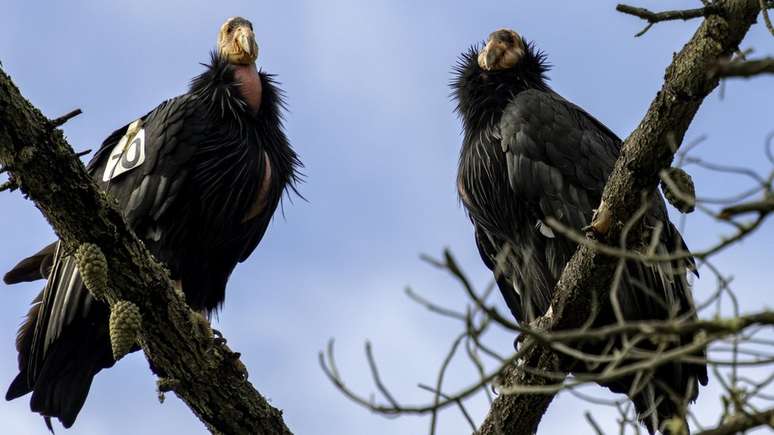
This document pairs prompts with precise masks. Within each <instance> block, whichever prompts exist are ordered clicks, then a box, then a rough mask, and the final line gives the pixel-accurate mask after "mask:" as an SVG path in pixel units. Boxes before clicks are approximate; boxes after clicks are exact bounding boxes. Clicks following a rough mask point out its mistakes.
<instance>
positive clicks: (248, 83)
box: [234, 63, 263, 114]
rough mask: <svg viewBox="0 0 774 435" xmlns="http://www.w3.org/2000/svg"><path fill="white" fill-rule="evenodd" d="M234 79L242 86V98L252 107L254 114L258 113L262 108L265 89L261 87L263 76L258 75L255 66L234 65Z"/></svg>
mask: <svg viewBox="0 0 774 435" xmlns="http://www.w3.org/2000/svg"><path fill="white" fill-rule="evenodd" d="M234 78H235V79H236V81H237V82H238V83H239V84H240V85H239V90H240V91H241V93H242V98H244V99H245V101H246V102H247V105H248V106H250V109H251V110H252V112H253V114H256V113H258V109H260V108H261V95H262V94H263V87H262V86H261V76H260V75H258V69H257V68H256V67H255V64H254V63H251V64H249V65H234Z"/></svg>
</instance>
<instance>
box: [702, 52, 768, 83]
mask: <svg viewBox="0 0 774 435" xmlns="http://www.w3.org/2000/svg"><path fill="white" fill-rule="evenodd" d="M713 72H714V73H715V74H717V75H718V76H719V77H744V78H748V77H752V76H755V75H759V74H774V57H766V58H763V59H754V60H748V61H731V62H729V61H722V62H719V63H718V65H717V66H716V67H715V68H714V69H713Z"/></svg>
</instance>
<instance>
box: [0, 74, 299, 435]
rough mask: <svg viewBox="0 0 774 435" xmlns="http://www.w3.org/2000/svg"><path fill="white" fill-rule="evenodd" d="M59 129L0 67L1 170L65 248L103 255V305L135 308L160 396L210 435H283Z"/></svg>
mask: <svg viewBox="0 0 774 435" xmlns="http://www.w3.org/2000/svg"><path fill="white" fill-rule="evenodd" d="M57 123H58V122H57V121H50V120H49V119H47V118H46V117H45V116H43V114H41V112H40V111H39V110H38V109H36V108H35V107H33V106H32V104H30V103H29V102H28V101H27V100H26V99H25V98H24V97H23V96H22V95H21V94H20V92H19V90H18V88H17V87H16V86H15V85H14V84H13V82H12V81H11V78H10V77H9V76H8V75H7V74H6V73H5V72H4V71H3V70H2V69H0V164H2V165H3V166H4V167H5V169H7V171H8V173H9V175H10V177H11V182H12V186H16V187H18V188H19V189H20V190H21V191H22V193H24V195H25V196H27V197H28V198H29V199H31V200H32V201H33V202H34V203H35V205H36V206H37V208H38V209H39V210H40V211H41V213H43V215H44V216H45V217H46V219H47V220H48V221H49V222H50V223H51V226H52V227H53V228H54V230H55V231H56V233H57V235H58V236H59V238H60V239H61V240H62V241H63V242H64V244H65V246H66V248H67V249H69V250H70V251H72V252H74V251H75V250H76V249H77V247H78V246H80V245H81V244H83V243H94V244H96V245H97V246H99V247H100V248H101V250H102V251H103V252H104V254H105V256H106V257H107V260H108V269H109V274H108V275H109V282H108V290H107V295H106V296H107V301H108V302H109V303H110V304H111V305H112V304H115V303H117V302H119V301H122V300H124V301H130V302H133V303H134V304H136V305H137V306H138V307H139V309H140V313H141V315H142V329H141V332H140V345H141V346H142V350H143V351H144V352H145V355H146V356H147V358H148V361H149V363H150V366H151V369H152V370H153V372H154V373H156V375H158V376H159V378H160V381H161V382H160V390H162V391H163V390H166V391H174V392H175V393H176V394H177V395H178V396H179V397H180V398H181V399H182V400H183V401H184V402H185V403H186V404H187V405H188V407H189V408H191V410H192V411H193V412H194V414H196V416H197V417H199V419H200V420H201V421H202V422H203V423H204V424H205V425H206V426H207V428H208V429H209V430H210V431H211V432H213V433H223V434H290V433H291V432H290V430H289V429H288V428H287V426H285V423H284V421H283V419H282V411H280V410H278V409H276V408H274V407H272V406H271V405H269V403H268V402H267V401H266V399H265V398H264V397H263V396H261V394H260V393H259V392H258V391H256V390H255V388H254V387H253V386H252V384H250V382H248V381H247V379H246V375H247V372H246V370H245V368H244V365H243V364H242V363H241V362H240V361H239V354H238V353H235V352H232V351H231V350H230V349H229V348H228V347H227V346H225V345H220V344H217V343H215V342H213V337H212V331H211V330H210V328H209V324H208V323H207V322H206V320H205V319H204V318H203V317H202V316H200V315H198V314H195V313H194V312H193V311H191V309H190V308H189V307H188V306H187V305H186V304H185V301H184V299H183V297H182V295H180V294H178V293H176V292H175V291H174V289H173V286H172V282H171V281H170V279H169V275H168V273H167V272H166V271H165V270H164V268H163V266H162V265H161V264H159V263H158V262H157V261H155V260H154V258H153V257H152V255H151V254H150V252H149V251H148V250H147V249H146V248H145V246H144V245H143V243H142V242H141V241H140V240H139V239H138V238H137V237H136V236H135V235H134V233H133V232H132V231H131V230H130V229H129V228H128V226H127V225H126V222H125V221H124V219H123V217H122V215H121V212H120V211H119V210H117V209H116V207H115V206H114V204H113V203H112V202H111V201H110V199H109V198H108V197H107V196H106V195H105V194H104V193H102V192H100V191H99V190H98V189H97V186H96V185H95V184H94V183H93V182H92V180H91V177H90V176H89V175H88V173H87V172H86V169H85V168H84V166H83V164H82V163H81V161H80V160H79V159H78V158H77V156H76V155H75V154H74V153H73V150H72V148H71V147H70V146H69V145H68V143H67V141H66V140H65V138H64V135H63V134H62V132H61V130H58V129H57V128H56V125H57Z"/></svg>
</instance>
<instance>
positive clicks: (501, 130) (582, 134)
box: [452, 29, 707, 432]
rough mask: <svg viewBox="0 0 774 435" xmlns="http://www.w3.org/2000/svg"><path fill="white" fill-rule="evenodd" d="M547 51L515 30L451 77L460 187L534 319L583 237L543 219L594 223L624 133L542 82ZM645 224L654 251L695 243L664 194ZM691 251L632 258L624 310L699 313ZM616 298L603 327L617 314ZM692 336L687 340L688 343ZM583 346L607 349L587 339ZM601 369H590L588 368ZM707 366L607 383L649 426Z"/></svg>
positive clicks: (482, 239)
mask: <svg viewBox="0 0 774 435" xmlns="http://www.w3.org/2000/svg"><path fill="white" fill-rule="evenodd" d="M547 70H548V67H547V65H546V62H545V56H544V55H543V54H542V53H540V52H537V51H536V50H535V49H534V47H533V46H532V45H531V44H525V43H524V41H523V39H522V38H521V37H520V36H519V35H518V34H517V33H516V32H514V31H512V30H506V29H503V30H498V31H496V32H494V33H492V34H491V35H490V36H489V39H488V41H487V42H486V45H485V46H484V47H473V48H471V49H470V50H469V51H468V52H466V53H464V54H463V55H462V57H461V59H460V62H459V64H458V66H457V68H456V71H455V74H456V77H455V80H454V81H453V83H452V88H453V95H454V97H455V99H456V101H457V112H458V114H459V115H460V117H461V119H462V122H463V126H464V139H463V144H462V151H461V154H460V162H459V175H458V179H457V186H458V191H459V195H460V198H461V201H462V203H463V204H464V206H465V208H466V210H467V212H468V214H469V216H470V219H471V221H472V222H473V225H474V227H475V237H476V243H477V245H478V249H479V252H480V254H481V258H482V259H483V261H484V263H485V264H486V265H487V266H488V267H489V269H491V270H492V271H493V272H495V278H496V280H497V283H498V286H499V288H500V290H501V292H502V294H503V297H504V298H505V301H506V302H507V304H508V307H509V308H510V310H511V312H512V313H513V315H514V316H515V317H516V319H517V320H519V321H521V322H531V321H533V320H534V319H536V318H537V317H539V316H541V315H543V314H545V313H546V311H547V310H548V309H549V307H550V304H551V299H552V294H553V289H554V287H555V285H556V282H557V280H558V278H559V276H560V275H561V273H562V270H563V269H564V266H565V264H566V263H567V262H568V261H569V259H570V257H571V256H572V255H573V253H574V252H575V249H576V246H577V245H576V244H575V243H574V242H572V241H571V240H569V239H568V238H566V237H563V236H562V235H561V234H559V233H557V232H554V231H552V229H551V228H550V227H549V226H547V224H546V218H548V217H553V218H555V219H557V220H559V221H560V222H562V223H563V224H565V225H566V226H569V227H571V228H574V229H575V230H578V231H580V230H581V229H582V228H584V227H586V226H587V225H589V223H590V222H591V218H592V214H593V209H594V207H595V206H596V205H597V204H599V202H600V200H601V195H602V189H603V188H604V185H605V182H606V180H607V178H608V176H609V175H610V173H611V171H612V168H613V165H614V163H615V161H616V159H617V157H618V155H619V153H620V148H621V140H620V139H619V138H618V137H617V136H616V135H615V134H614V133H613V132H611V131H610V130H609V129H608V128H607V127H605V126H604V125H603V124H602V123H601V122H599V121H598V120H596V119H594V118H593V117H592V116H591V115H589V114H588V113H586V112H585V111H584V110H583V109H581V108H580V107H578V106H576V105H574V104H572V103H570V102H569V101H567V100H565V99H564V98H562V97H561V96H560V95H558V94H557V93H556V92H554V91H553V90H551V88H550V87H549V86H548V85H547V84H546V78H545V72H546V71H547ZM644 222H645V225H646V227H648V228H651V229H655V228H656V227H660V228H661V232H660V238H659V240H658V251H659V252H666V251H673V250H674V249H676V248H679V249H684V250H687V248H686V247H685V244H684V242H683V240H682V238H681V236H680V234H679V233H678V231H677V229H676V228H675V227H674V226H673V225H672V223H671V222H670V221H669V218H668V216H667V211H666V208H665V205H664V201H663V199H662V198H661V196H660V195H658V194H656V195H655V196H654V198H653V201H652V203H651V204H650V207H649V208H648V210H647V212H646V213H645V217H644ZM693 269H694V266H693V261H692V260H686V261H683V262H673V263H658V264H652V265H645V264H642V263H639V262H634V261H631V262H628V263H627V264H626V268H625V273H624V275H625V276H624V279H623V282H622V283H621V285H620V287H619V289H618V290H617V294H616V296H617V297H618V301H619V304H620V307H621V310H622V313H623V317H624V318H625V320H651V319H668V318H674V317H677V316H687V317H688V318H695V317H696V314H695V312H694V305H693V301H692V296H691V291H690V287H689V284H688V282H687V280H686V271H687V270H693ZM615 320H616V318H615V316H614V314H613V310H612V308H608V309H606V310H603V311H602V312H601V313H600V314H599V315H598V317H597V319H596V323H595V324H596V325H604V324H610V323H613V322H615ZM689 341H690V337H687V338H685V339H684V340H683V344H685V343H687V342H689ZM584 350H587V351H592V350H595V351H597V352H601V351H602V349H601V348H593V347H589V346H586V347H584ZM589 370H593V368H589ZM697 381H698V382H701V383H702V384H706V383H707V370H706V367H705V366H704V365H699V364H695V365H692V364H687V363H682V362H675V363H670V364H665V365H663V366H662V367H661V368H659V369H657V370H656V371H655V372H654V373H645V376H644V377H642V378H638V379H637V384H636V385H635V378H634V377H628V378H623V379H618V380H615V381H612V382H609V383H606V384H605V386H607V387H609V388H610V389H611V390H613V391H615V392H619V393H626V394H629V396H630V397H631V398H632V400H633V402H634V404H635V406H636V409H637V412H638V414H639V417H640V419H641V420H642V421H643V422H644V423H645V424H646V425H647V427H648V429H649V430H650V431H651V432H653V431H654V430H656V429H659V428H660V426H661V424H662V423H663V422H664V421H665V420H667V419H669V418H671V417H673V416H675V415H677V416H678V417H681V414H682V412H683V411H681V410H684V404H683V402H686V401H688V400H690V401H692V400H695V399H696V397H697V394H698V384H697Z"/></svg>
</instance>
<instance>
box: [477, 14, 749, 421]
mask: <svg viewBox="0 0 774 435" xmlns="http://www.w3.org/2000/svg"><path fill="white" fill-rule="evenodd" d="M713 5H714V6H716V7H717V8H718V13H717V14H716V15H709V16H708V17H706V18H705V19H704V21H703V22H702V24H701V25H700V26H699V29H698V30H697V31H696V33H695V34H694V35H693V37H692V38H691V40H690V41H689V42H688V43H687V44H686V45H685V46H684V47H683V49H682V50H681V51H680V52H679V53H678V54H676V55H675V56H674V59H673V61H672V64H671V65H669V67H668V68H667V70H666V75H665V77H664V84H663V86H662V88H661V90H660V91H659V92H658V93H657V94H656V97H655V98H654V100H653V102H652V103H651V105H650V108H649V109H648V112H647V113H646V115H645V117H644V118H643V120H642V121H641V122H640V124H639V126H638V127H637V129H636V130H634V132H632V134H631V135H630V136H629V137H628V138H627V139H626V141H625V142H624V145H623V149H622V152H621V156H620V157H619V159H618V161H617V162H616V165H615V167H614V169H613V172H612V174H611V175H610V178H609V179H608V182H607V185H606V186H605V190H604V193H603V195H602V203H601V204H600V206H599V210H598V212H597V215H596V216H595V219H594V224H595V225H594V226H595V228H596V229H601V233H600V234H597V236H596V237H597V238H598V240H599V241H600V242H602V243H607V244H610V245H614V246H618V245H619V244H620V237H621V233H622V230H623V227H624V224H625V223H626V222H627V221H628V220H629V219H630V217H631V216H634V215H635V213H636V211H637V209H638V208H639V207H640V204H641V203H642V202H641V201H642V195H643V193H652V192H653V191H654V190H655V188H656V186H657V184H658V180H659V176H658V174H659V171H661V170H662V169H664V168H668V167H669V166H670V164H671V162H672V159H673V158H674V154H675V151H676V150H677V148H678V147H679V145H680V143H681V142H682V140H683V136H684V134H685V132H686V130H687V129H688V126H689V125H690V123H691V121H692V120H693V117H694V115H695V114H696V112H697V111H698V109H699V106H701V103H702V101H703V100H704V98H705V97H706V96H707V95H708V94H709V93H710V92H712V90H713V89H715V88H716V87H717V85H718V81H719V79H718V77H717V75H714V74H708V71H712V70H713V69H714V68H715V67H716V65H717V64H718V62H719V61H720V60H723V59H727V58H729V57H730V56H731V54H732V53H733V52H734V51H735V50H736V49H737V48H738V46H739V44H740V42H741V41H742V39H743V38H744V36H745V34H746V33H747V31H748V30H749V28H750V26H751V25H752V24H753V23H755V19H756V16H757V15H758V13H759V12H760V9H759V6H758V2H757V0H724V1H718V2H716V3H713ZM640 236H641V231H640V228H638V225H634V227H633V229H632V231H630V232H629V239H630V240H638V239H639V238H640ZM614 268H615V259H613V258H611V257H608V256H605V255H603V254H601V253H599V252H597V251H595V250H594V249H593V248H590V247H585V246H581V247H579V248H578V250H577V251H576V252H575V255H574V256H573V257H572V259H571V260H570V262H569V263H568V264H567V266H566V267H565V270H564V272H563V273H562V276H561V278H560V280H559V283H558V284H557V286H556V291H555V294H554V299H553V301H552V308H553V313H552V315H551V316H550V317H544V318H541V319H540V321H539V325H540V326H541V327H543V328H545V329H546V330H562V329H575V328H579V327H581V326H582V325H583V324H584V323H585V322H586V321H587V320H588V319H589V317H590V316H592V315H593V314H594V313H592V307H593V306H596V305H597V304H594V303H593V301H603V300H606V299H607V292H608V289H609V286H610V283H611V281H612V277H613V272H614ZM569 363H570V361H560V360H559V358H558V357H557V356H556V355H555V354H554V353H552V352H551V351H550V350H547V349H546V348H544V347H540V346H534V347H533V348H531V349H530V350H529V351H528V352H527V354H526V355H525V357H524V358H523V359H522V360H521V361H519V362H518V363H517V364H515V365H513V366H512V367H509V368H508V369H507V370H506V371H505V373H504V375H503V376H502V377H501V380H500V382H501V384H503V385H504V386H508V385H527V386H540V385H547V384H554V383H556V382H557V380H556V379H549V378H546V377H542V376H539V375H536V374H534V373H532V372H533V371H532V370H530V371H527V370H523V366H524V365H526V366H529V367H533V368H537V369H538V370H542V371H550V372H556V371H560V372H564V373H567V371H568V368H569V365H568V364H569ZM553 397H554V394H510V395H500V396H499V397H498V398H497V399H496V400H495V401H494V403H493V405H492V407H491V409H490V411H489V414H488V415H487V418H486V420H485V421H484V423H483V424H482V426H481V427H480V430H479V432H478V433H479V434H487V435H488V434H498V435H499V434H508V435H511V434H531V433H533V432H535V431H536V430H537V427H538V424H539V423H540V419H541V418H542V416H543V414H544V413H545V411H546V409H547V408H548V405H549V404H550V403H551V401H552V400H553Z"/></svg>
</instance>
